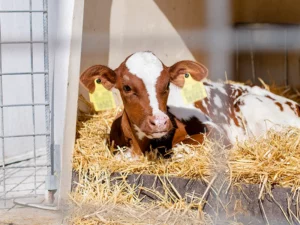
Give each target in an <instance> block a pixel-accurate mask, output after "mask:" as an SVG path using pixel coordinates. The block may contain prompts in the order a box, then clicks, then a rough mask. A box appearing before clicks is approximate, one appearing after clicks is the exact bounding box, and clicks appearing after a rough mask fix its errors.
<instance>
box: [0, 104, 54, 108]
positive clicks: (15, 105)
mask: <svg viewBox="0 0 300 225" xmlns="http://www.w3.org/2000/svg"><path fill="white" fill-rule="evenodd" d="M43 105H44V106H45V105H49V103H28V104H10V105H0V107H1V108H6V107H26V106H43Z"/></svg>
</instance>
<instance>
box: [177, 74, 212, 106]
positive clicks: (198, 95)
mask: <svg viewBox="0 0 300 225" xmlns="http://www.w3.org/2000/svg"><path fill="white" fill-rule="evenodd" d="M181 96H182V98H183V101H184V104H186V105H187V104H193V103H195V102H196V101H199V100H202V99H204V98H206V97H207V93H206V90H205V88H204V85H203V83H202V82H199V81H196V80H194V79H193V78H192V76H191V74H189V73H186V74H185V75H184V86H183V88H182V89H181Z"/></svg>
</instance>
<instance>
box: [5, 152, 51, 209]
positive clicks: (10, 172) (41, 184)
mask: <svg viewBox="0 0 300 225" xmlns="http://www.w3.org/2000/svg"><path fill="white" fill-rule="evenodd" d="M46 163H47V156H46V155H45V154H38V155H37V158H36V160H34V159H33V158H32V157H31V158H30V157H28V158H26V157H25V156H24V157H22V159H19V160H18V161H14V162H11V163H10V164H9V165H7V166H6V167H5V176H4V172H3V170H0V209H12V208H14V207H15V204H14V203H13V199H15V198H22V197H24V196H36V195H43V194H44V193H45V177H46V175H47V167H36V168H35V167H34V165H35V164H36V165H45V164H46ZM35 172H36V173H35ZM4 178H5V179H4ZM4 187H5V189H4ZM4 199H5V200H4Z"/></svg>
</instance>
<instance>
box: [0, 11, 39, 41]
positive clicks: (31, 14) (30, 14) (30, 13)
mask: <svg viewBox="0 0 300 225" xmlns="http://www.w3.org/2000/svg"><path fill="white" fill-rule="evenodd" d="M30 15H32V14H31V13H30ZM44 43H45V41H1V42H0V44H2V45H12V44H44Z"/></svg>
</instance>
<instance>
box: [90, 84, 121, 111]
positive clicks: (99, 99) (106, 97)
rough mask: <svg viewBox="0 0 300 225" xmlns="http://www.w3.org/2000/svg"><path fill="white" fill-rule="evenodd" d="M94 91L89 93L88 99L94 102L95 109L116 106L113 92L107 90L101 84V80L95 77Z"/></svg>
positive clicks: (99, 109)
mask: <svg viewBox="0 0 300 225" xmlns="http://www.w3.org/2000/svg"><path fill="white" fill-rule="evenodd" d="M94 82H95V91H94V92H93V93H92V94H91V93H90V94H89V95H90V101H91V102H92V103H93V104H94V108H95V110H96V111H101V110H108V109H113V108H115V107H116V103H115V100H114V97H113V93H112V92H111V91H108V90H106V89H105V87H103V85H102V84H101V80H99V79H96V80H95V81H94Z"/></svg>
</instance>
